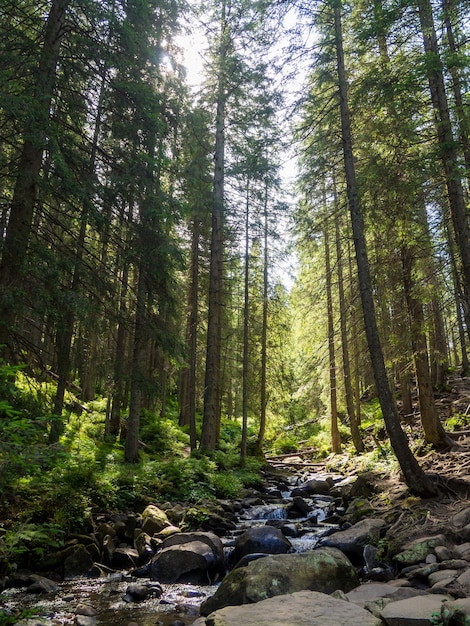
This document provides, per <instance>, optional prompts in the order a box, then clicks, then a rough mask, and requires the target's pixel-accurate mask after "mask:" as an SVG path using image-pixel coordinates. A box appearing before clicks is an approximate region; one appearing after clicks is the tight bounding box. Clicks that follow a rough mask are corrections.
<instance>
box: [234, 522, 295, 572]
mask: <svg viewBox="0 0 470 626" xmlns="http://www.w3.org/2000/svg"><path fill="white" fill-rule="evenodd" d="M291 547H292V544H291V542H290V541H289V540H288V539H287V537H286V536H285V535H284V533H283V532H282V530H280V529H279V528H274V526H259V527H255V528H250V529H249V530H247V531H245V532H244V533H243V534H242V535H240V536H239V537H237V539H236V540H235V548H234V550H233V555H232V557H231V560H232V563H233V564H234V565H235V564H236V563H238V561H239V560H240V559H242V558H243V557H244V556H247V555H248V554H257V553H264V554H286V552H288V551H289V550H290V549H291Z"/></svg>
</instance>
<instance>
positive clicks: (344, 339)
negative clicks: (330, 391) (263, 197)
mask: <svg viewBox="0 0 470 626" xmlns="http://www.w3.org/2000/svg"><path fill="white" fill-rule="evenodd" d="M333 184H334V187H335V188H334V196H335V218H334V219H335V239H336V266H337V270H336V271H337V273H338V295H339V314H340V326H341V349H342V353H343V376H344V391H345V395H346V408H347V411H348V417H349V428H350V430H351V437H352V440H353V444H354V448H355V450H356V452H358V453H361V452H363V451H364V443H363V441H362V438H361V433H360V432H359V425H358V423H357V420H356V415H357V411H356V407H355V405H354V395H353V389H352V383H351V365H350V362H349V340H348V329H347V324H346V298H345V295H344V280H343V259H342V253H341V236H340V229H339V216H338V198H337V192H336V184H335V183H333Z"/></svg>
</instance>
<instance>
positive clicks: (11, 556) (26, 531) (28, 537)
mask: <svg viewBox="0 0 470 626" xmlns="http://www.w3.org/2000/svg"><path fill="white" fill-rule="evenodd" d="M63 538H64V531H63V530H62V528H61V527H60V526H59V525H57V524H49V523H46V524H33V523H31V522H29V523H23V522H21V523H16V524H14V525H13V527H12V528H10V529H6V528H0V564H1V563H4V564H8V567H15V566H16V565H17V564H18V563H19V562H21V561H22V559H23V557H24V556H25V555H27V556H28V559H29V558H32V557H33V558H34V557H42V556H44V554H45V552H46V551H47V550H49V549H51V548H53V549H56V548H61V547H62V546H63Z"/></svg>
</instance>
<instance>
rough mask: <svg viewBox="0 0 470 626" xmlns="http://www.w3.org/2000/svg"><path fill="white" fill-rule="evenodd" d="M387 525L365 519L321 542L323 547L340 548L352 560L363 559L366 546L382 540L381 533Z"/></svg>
mask: <svg viewBox="0 0 470 626" xmlns="http://www.w3.org/2000/svg"><path fill="white" fill-rule="evenodd" d="M385 525H386V524H385V520H383V519H378V518H377V519H376V518H367V519H363V520H361V521H360V522H357V524H354V525H353V526H351V528H348V529H346V530H339V531H338V532H336V533H334V534H333V535H330V536H329V537H325V538H324V539H322V540H321V545H322V546H330V547H332V548H338V549H339V550H341V551H342V552H344V553H345V554H346V555H347V556H348V557H350V558H355V559H357V558H358V557H360V558H362V554H363V552H364V548H365V546H366V545H367V544H369V543H377V541H378V539H379V538H380V531H381V530H382V529H383V528H384V527H385Z"/></svg>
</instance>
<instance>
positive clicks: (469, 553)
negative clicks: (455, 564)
mask: <svg viewBox="0 0 470 626" xmlns="http://www.w3.org/2000/svg"><path fill="white" fill-rule="evenodd" d="M452 551H453V553H454V556H455V558H457V559H464V560H465V561H470V542H466V543H462V544H460V545H459V546H454V548H453V550H452Z"/></svg>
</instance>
